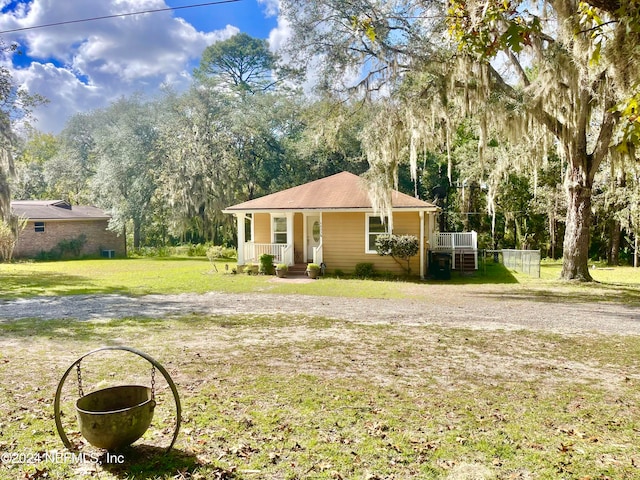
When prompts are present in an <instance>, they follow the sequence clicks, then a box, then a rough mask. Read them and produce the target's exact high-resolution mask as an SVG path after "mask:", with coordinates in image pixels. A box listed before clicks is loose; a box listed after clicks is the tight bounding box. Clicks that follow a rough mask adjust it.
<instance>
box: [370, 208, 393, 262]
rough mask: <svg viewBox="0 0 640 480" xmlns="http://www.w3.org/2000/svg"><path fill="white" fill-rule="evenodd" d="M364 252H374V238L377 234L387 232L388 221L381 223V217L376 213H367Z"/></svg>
mask: <svg viewBox="0 0 640 480" xmlns="http://www.w3.org/2000/svg"><path fill="white" fill-rule="evenodd" d="M365 227H366V230H367V238H366V242H367V243H366V247H367V248H366V253H376V238H378V235H383V234H385V233H389V230H388V228H389V222H385V223H382V219H381V218H380V217H378V216H376V215H367V218H366V224H365Z"/></svg>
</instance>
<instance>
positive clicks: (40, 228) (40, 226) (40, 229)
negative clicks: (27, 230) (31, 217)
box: [34, 222, 44, 232]
mask: <svg viewBox="0 0 640 480" xmlns="http://www.w3.org/2000/svg"><path fill="white" fill-rule="evenodd" d="M34 223H35V227H34V230H35V231H36V232H44V222H34Z"/></svg>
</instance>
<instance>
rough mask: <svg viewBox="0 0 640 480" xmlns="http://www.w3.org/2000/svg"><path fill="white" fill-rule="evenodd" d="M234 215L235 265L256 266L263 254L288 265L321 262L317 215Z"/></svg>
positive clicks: (319, 223) (320, 232)
mask: <svg viewBox="0 0 640 480" xmlns="http://www.w3.org/2000/svg"><path fill="white" fill-rule="evenodd" d="M235 216H236V221H237V226H238V264H239V265H244V264H247V263H258V261H259V259H260V256H261V255H263V254H268V255H272V256H273V261H274V263H284V264H286V265H288V266H293V265H295V264H302V263H317V264H318V265H320V264H321V263H322V262H323V255H322V253H323V247H322V213H321V212H304V211H302V212H282V213H279V212H270V213H264V212H252V213H242V212H238V213H235ZM267 222H268V225H267ZM267 232H268V233H267ZM267 235H268V237H267Z"/></svg>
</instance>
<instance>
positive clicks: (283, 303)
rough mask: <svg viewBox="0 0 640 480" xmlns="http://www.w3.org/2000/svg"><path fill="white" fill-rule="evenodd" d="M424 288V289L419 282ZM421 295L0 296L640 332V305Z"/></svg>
mask: <svg viewBox="0 0 640 480" xmlns="http://www.w3.org/2000/svg"><path fill="white" fill-rule="evenodd" d="M421 288H422V287H421ZM420 293H421V294H420V296H416V299H410V300H408V299H400V300H399V299H363V298H344V297H317V296H305V295H274V294H268V293H251V294H229V293H219V292H210V293H206V294H202V295H198V294H180V295H146V296H142V297H128V296H123V295H77V296H66V297H36V298H30V299H18V300H10V301H0V321H3V320H5V321H6V320H15V319H21V318H39V319H43V320H47V319H55V318H69V319H77V320H88V319H111V318H121V317H127V316H147V317H162V316H165V315H175V314H185V313H191V312H196V313H205V314H222V315H234V314H267V315H268V314H278V313H289V314H304V315H312V316H324V317H329V318H337V319H343V320H349V321H354V322H358V323H390V324H406V325H426V324H438V325H443V326H452V327H467V328H478V329H490V330H497V329H503V330H517V329H530V330H546V331H552V332H558V333H588V332H594V333H595V332H599V333H605V334H622V335H640V308H638V307H631V306H626V305H621V304H614V303H603V302H587V301H584V300H580V299H578V300H576V298H575V297H572V298H571V299H559V298H558V297H555V298H551V297H546V296H544V295H539V294H538V295H534V294H531V293H523V292H522V291H521V290H518V289H516V288H514V289H511V288H510V287H504V286H500V287H496V286H491V285H479V286H473V285H462V286H461V285H429V286H425V287H424V288H423V289H422V290H421V291H420Z"/></svg>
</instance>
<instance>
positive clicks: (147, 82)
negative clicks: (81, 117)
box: [0, 0, 239, 132]
mask: <svg viewBox="0 0 640 480" xmlns="http://www.w3.org/2000/svg"><path fill="white" fill-rule="evenodd" d="M160 8H166V4H165V2H164V0H108V1H107V0H101V1H91V2H88V1H86V0H33V1H32V2H30V3H29V4H28V6H26V7H23V8H21V9H20V10H16V11H14V12H11V13H5V14H3V15H1V16H0V31H5V30H10V29H14V28H23V27H32V26H36V25H43V24H50V23H55V22H60V21H63V20H76V19H84V18H93V17H100V16H106V15H114V14H117V13H125V12H134V11H142V10H153V9H160ZM238 32H239V30H238V28H236V27H234V26H231V25H227V26H226V27H225V28H223V29H221V30H217V31H212V32H202V31H198V30H197V29H196V28H194V27H193V25H191V24H189V23H187V22H186V21H184V20H183V19H182V18H178V17H174V16H173V14H172V13H170V12H159V13H153V14H151V13H149V14H143V15H134V16H127V17H120V18H113V19H105V20H98V21H91V22H83V23H73V24H69V25H61V26H53V27H48V28H42V29H34V30H26V31H23V32H16V33H11V34H5V35H4V40H5V42H7V43H11V42H16V43H18V44H19V45H20V47H21V49H22V50H23V51H24V52H25V54H26V55H27V56H28V58H30V59H31V63H30V65H28V66H16V67H14V68H13V72H12V73H13V75H14V77H15V78H16V80H17V81H18V82H19V83H22V84H23V85H24V88H26V89H27V90H28V91H29V92H30V93H39V94H41V95H43V96H45V97H47V98H48V99H49V100H50V103H49V105H48V106H47V107H41V108H38V109H37V110H36V112H35V114H36V117H37V118H38V119H39V123H38V124H37V127H38V128H39V129H41V130H44V131H53V132H57V131H59V130H60V129H61V128H62V127H63V126H64V122H65V121H66V119H67V118H68V116H69V115H70V114H73V113H75V112H78V111H86V110H88V109H92V108H98V107H103V106H106V105H108V103H109V102H110V101H112V100H115V99H116V98H118V97H120V96H122V95H129V94H131V93H134V92H142V93H156V92H157V91H158V88H159V86H160V85H162V84H172V85H173V86H174V87H176V88H184V87H185V86H186V85H188V83H189V81H190V75H191V71H192V69H193V67H194V66H195V63H196V62H197V60H198V59H199V58H200V55H201V54H202V52H203V51H204V49H205V48H206V47H207V46H208V45H210V44H212V43H214V42H216V41H219V40H225V39H227V38H229V37H231V36H233V35H234V34H236V33H238ZM14 63H15V64H16V65H18V64H19V63H20V60H19V59H17V58H16V59H14ZM22 64H24V62H22Z"/></svg>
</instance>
